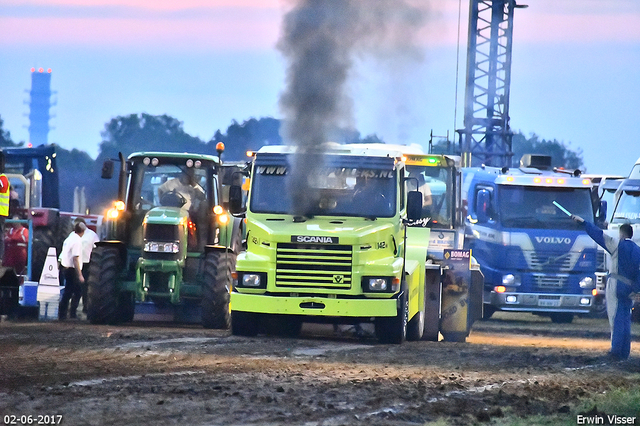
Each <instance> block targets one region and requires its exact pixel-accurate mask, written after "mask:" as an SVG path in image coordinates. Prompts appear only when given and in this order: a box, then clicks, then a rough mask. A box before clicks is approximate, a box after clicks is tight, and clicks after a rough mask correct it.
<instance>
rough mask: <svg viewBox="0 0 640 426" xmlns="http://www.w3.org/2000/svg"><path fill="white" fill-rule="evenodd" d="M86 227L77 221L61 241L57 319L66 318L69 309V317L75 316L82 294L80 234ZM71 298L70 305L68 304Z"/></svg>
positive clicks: (82, 233) (81, 234)
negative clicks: (59, 297) (61, 280)
mask: <svg viewBox="0 0 640 426" xmlns="http://www.w3.org/2000/svg"><path fill="white" fill-rule="evenodd" d="M86 229H87V225H85V224H84V223H82V222H78V223H76V224H75V226H74V227H73V232H72V233H71V234H69V236H68V237H67V239H66V240H64V243H62V251H61V252H60V256H59V258H58V259H59V260H60V264H61V265H62V277H63V279H64V283H65V286H64V293H62V299H60V304H59V305H58V319H59V320H65V319H67V310H69V318H77V314H76V310H77V309H78V304H79V303H80V297H81V296H82V287H81V285H82V284H83V283H84V277H83V276H82V236H83V235H84V233H85V231H86ZM69 300H71V306H69Z"/></svg>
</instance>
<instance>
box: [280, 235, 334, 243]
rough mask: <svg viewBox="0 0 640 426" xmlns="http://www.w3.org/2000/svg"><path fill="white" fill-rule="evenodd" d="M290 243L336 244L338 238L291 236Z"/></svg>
mask: <svg viewBox="0 0 640 426" xmlns="http://www.w3.org/2000/svg"><path fill="white" fill-rule="evenodd" d="M291 242H292V243H315V244H338V242H339V238H338V237H325V236H322V237H316V236H313V235H292V236H291Z"/></svg>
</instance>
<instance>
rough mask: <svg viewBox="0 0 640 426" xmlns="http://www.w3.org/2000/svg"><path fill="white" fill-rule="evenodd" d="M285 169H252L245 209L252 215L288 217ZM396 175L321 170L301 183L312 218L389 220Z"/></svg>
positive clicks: (391, 172)
mask: <svg viewBox="0 0 640 426" xmlns="http://www.w3.org/2000/svg"><path fill="white" fill-rule="evenodd" d="M287 169H288V167H286V166H256V167H255V170H254V173H253V175H252V179H251V199H250V203H249V209H250V210H251V211H252V212H254V213H272V214H289V213H290V212H291V210H292V208H291V197H290V196H289V195H288V191H287V185H288V182H287ZM395 176H396V172H395V170H383V169H374V168H367V169H365V168H346V167H323V168H320V169H319V170H318V172H317V173H315V174H314V175H309V176H307V182H303V184H305V185H306V188H308V193H309V197H311V198H312V200H311V206H312V210H311V211H310V212H309V213H310V214H313V215H322V216H357V217H393V216H394V215H395V212H396V179H395Z"/></svg>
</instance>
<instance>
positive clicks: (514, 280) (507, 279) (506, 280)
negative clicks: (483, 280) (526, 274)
mask: <svg viewBox="0 0 640 426" xmlns="http://www.w3.org/2000/svg"><path fill="white" fill-rule="evenodd" d="M502 285H504V286H512V285H520V275H513V274H506V275H503V276H502Z"/></svg>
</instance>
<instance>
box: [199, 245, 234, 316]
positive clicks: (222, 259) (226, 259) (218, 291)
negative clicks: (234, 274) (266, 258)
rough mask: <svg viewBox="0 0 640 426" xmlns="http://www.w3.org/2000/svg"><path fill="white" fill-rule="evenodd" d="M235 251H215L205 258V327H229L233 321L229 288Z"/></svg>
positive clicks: (203, 300) (203, 291)
mask: <svg viewBox="0 0 640 426" xmlns="http://www.w3.org/2000/svg"><path fill="white" fill-rule="evenodd" d="M235 258H236V255H235V253H228V252H223V251H213V252H209V253H207V255H206V257H205V259H204V278H203V281H202V287H203V288H202V325H203V326H204V328H216V329H227V328H229V325H230V323H231V315H230V312H229V290H230V289H231V285H232V282H231V271H232V270H231V268H232V267H233V265H235Z"/></svg>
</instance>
